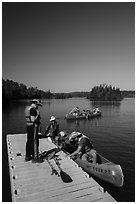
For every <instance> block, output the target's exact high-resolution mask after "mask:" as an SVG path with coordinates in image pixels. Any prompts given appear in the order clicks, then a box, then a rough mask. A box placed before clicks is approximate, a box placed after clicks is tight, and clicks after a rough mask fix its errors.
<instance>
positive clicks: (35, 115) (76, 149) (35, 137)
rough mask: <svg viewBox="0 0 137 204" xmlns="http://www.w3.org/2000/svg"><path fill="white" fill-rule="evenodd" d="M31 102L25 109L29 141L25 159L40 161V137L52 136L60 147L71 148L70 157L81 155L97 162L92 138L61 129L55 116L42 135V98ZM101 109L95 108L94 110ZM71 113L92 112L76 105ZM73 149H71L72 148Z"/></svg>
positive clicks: (85, 158) (82, 157)
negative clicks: (40, 107)
mask: <svg viewBox="0 0 137 204" xmlns="http://www.w3.org/2000/svg"><path fill="white" fill-rule="evenodd" d="M30 102H31V104H30V105H29V106H27V107H26V109H25V116H26V121H27V142H26V156H25V161H30V160H32V161H33V162H37V161H39V138H43V137H44V138H45V137H50V138H51V140H52V142H54V143H55V144H56V145H58V147H60V148H63V149H64V150H65V149H67V148H69V152H71V151H72V152H71V154H70V157H71V158H72V159H75V158H76V157H78V156H79V157H81V159H83V160H88V161H89V160H90V161H91V160H92V162H93V163H95V162H96V151H95V150H94V149H93V144H92V143H91V141H90V139H89V138H88V137H86V136H85V135H83V134H82V133H79V132H72V133H70V134H68V133H66V132H64V131H60V130H59V124H58V122H57V121H56V118H55V117H54V116H51V118H50V124H49V125H48V127H47V128H46V130H45V133H44V134H43V135H42V134H41V133H40V112H39V110H38V107H39V106H42V104H41V102H40V100H38V99H33V100H31V101H30ZM97 111H99V109H98V108H95V109H94V110H93V112H97ZM70 114H75V115H79V114H85V115H87V114H91V111H90V110H83V112H82V113H80V110H79V108H78V107H75V108H74V109H73V110H72V111H71V112H70ZM70 149H71V150H70Z"/></svg>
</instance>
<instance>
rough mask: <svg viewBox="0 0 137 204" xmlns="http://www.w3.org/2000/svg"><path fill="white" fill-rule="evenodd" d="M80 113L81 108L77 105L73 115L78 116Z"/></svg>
mask: <svg viewBox="0 0 137 204" xmlns="http://www.w3.org/2000/svg"><path fill="white" fill-rule="evenodd" d="M79 113H80V111H79V108H78V107H77V106H76V107H75V110H74V112H73V115H74V116H78V115H79Z"/></svg>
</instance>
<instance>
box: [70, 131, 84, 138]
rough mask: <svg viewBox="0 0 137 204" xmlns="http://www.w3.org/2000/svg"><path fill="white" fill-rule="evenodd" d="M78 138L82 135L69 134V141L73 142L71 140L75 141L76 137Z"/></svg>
mask: <svg viewBox="0 0 137 204" xmlns="http://www.w3.org/2000/svg"><path fill="white" fill-rule="evenodd" d="M80 136H82V133H80V132H76V131H74V132H72V133H71V134H70V136H69V140H73V139H75V138H77V137H80Z"/></svg>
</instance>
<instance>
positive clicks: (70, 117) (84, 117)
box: [65, 112, 101, 120]
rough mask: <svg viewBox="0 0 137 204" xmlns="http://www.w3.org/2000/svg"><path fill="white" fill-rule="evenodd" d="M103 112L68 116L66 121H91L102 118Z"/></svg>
mask: <svg viewBox="0 0 137 204" xmlns="http://www.w3.org/2000/svg"><path fill="white" fill-rule="evenodd" d="M100 116H101V112H98V113H91V114H88V115H82V114H80V115H73V114H66V116H65V119H66V120H72V119H89V118H94V117H100Z"/></svg>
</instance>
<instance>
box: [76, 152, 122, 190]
mask: <svg viewBox="0 0 137 204" xmlns="http://www.w3.org/2000/svg"><path fill="white" fill-rule="evenodd" d="M75 162H76V163H77V164H78V165H79V166H80V167H81V168H82V169H83V170H84V171H86V172H87V173H89V174H90V175H93V176H95V177H97V178H99V179H101V180H103V181H106V182H108V183H111V184H112V185H114V186H117V187H121V186H123V183H124V175H123V172H122V168H121V166H120V165H118V164H115V163H113V162H110V161H109V160H107V159H105V158H104V157H102V156H101V155H100V154H98V153H97V163H95V164H93V163H90V162H88V161H83V160H82V159H80V158H77V159H76V160H75Z"/></svg>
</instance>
